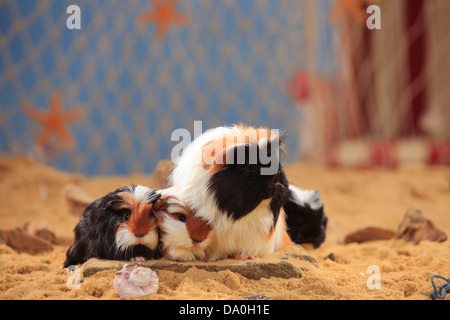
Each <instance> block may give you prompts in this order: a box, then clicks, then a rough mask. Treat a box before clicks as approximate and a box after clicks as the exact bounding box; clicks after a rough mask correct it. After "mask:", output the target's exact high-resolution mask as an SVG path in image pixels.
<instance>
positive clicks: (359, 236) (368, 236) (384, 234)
mask: <svg viewBox="0 0 450 320" xmlns="http://www.w3.org/2000/svg"><path fill="white" fill-rule="evenodd" d="M394 237H395V232H394V231H392V230H387V229H382V228H377V227H367V228H364V229H359V230H356V231H355V232H352V233H350V234H348V235H347V236H346V237H345V239H344V243H345V244H348V243H353V242H356V243H363V242H367V241H374V240H389V239H393V238H394Z"/></svg>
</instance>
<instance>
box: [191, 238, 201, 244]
mask: <svg viewBox="0 0 450 320" xmlns="http://www.w3.org/2000/svg"><path fill="white" fill-rule="evenodd" d="M192 242H193V243H194V244H199V243H200V242H202V240H198V239H192Z"/></svg>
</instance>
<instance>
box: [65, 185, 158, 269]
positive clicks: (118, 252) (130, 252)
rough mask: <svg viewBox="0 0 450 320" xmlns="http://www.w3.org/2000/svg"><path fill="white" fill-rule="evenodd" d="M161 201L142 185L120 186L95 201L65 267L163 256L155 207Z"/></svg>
mask: <svg viewBox="0 0 450 320" xmlns="http://www.w3.org/2000/svg"><path fill="white" fill-rule="evenodd" d="M159 198H160V194H158V193H157V192H156V191H155V190H153V189H149V188H147V187H144V186H141V185H131V186H126V187H121V188H119V189H117V190H115V191H113V192H110V193H108V194H107V195H106V196H104V197H102V198H100V199H97V200H95V201H94V202H92V203H91V204H90V205H89V206H88V207H87V208H86V209H85V211H84V213H83V215H82V216H81V218H80V221H79V222H78V224H77V225H76V227H75V229H74V233H75V239H74V242H73V243H72V245H71V246H70V247H69V249H68V250H67V253H66V256H67V259H66V261H65V262H64V267H65V268H66V267H68V266H70V265H76V264H80V263H83V262H85V261H87V260H88V259H89V258H93V257H95V258H100V259H111V260H135V261H143V260H148V259H157V258H160V257H161V252H160V249H159V246H158V242H159V232H158V229H157V224H156V218H155V215H154V209H153V205H154V203H155V202H156V201H157V200H158V199H159Z"/></svg>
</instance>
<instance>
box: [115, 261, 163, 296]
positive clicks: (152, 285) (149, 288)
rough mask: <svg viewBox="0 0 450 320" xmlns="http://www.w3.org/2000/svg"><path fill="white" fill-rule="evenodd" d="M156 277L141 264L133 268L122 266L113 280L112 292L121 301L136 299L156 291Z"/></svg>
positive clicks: (154, 273)
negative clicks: (114, 291)
mask: <svg viewBox="0 0 450 320" xmlns="http://www.w3.org/2000/svg"><path fill="white" fill-rule="evenodd" d="M158 282H159V281H158V275H157V274H156V272H155V271H153V270H152V269H150V268H146V267H143V266H142V264H141V263H138V264H137V265H135V266H130V265H128V264H126V265H124V266H123V268H122V270H120V271H118V272H117V273H116V277H115V278H114V283H113V286H114V290H116V293H117V295H118V296H119V297H120V298H122V299H127V298H138V297H142V296H146V295H149V294H153V293H156V292H157V291H158Z"/></svg>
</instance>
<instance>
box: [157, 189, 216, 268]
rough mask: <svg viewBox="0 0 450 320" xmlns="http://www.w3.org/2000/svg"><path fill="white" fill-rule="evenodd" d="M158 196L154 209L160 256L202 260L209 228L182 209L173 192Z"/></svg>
mask: <svg viewBox="0 0 450 320" xmlns="http://www.w3.org/2000/svg"><path fill="white" fill-rule="evenodd" d="M158 192H159V193H161V194H162V196H161V198H160V199H159V200H158V201H157V202H156V203H155V205H154V209H155V216H156V220H157V223H158V227H159V229H160V231H161V234H160V246H161V251H162V254H163V256H164V257H166V258H168V259H171V260H176V261H194V260H196V259H199V260H203V259H205V258H206V252H207V249H208V247H209V246H210V244H211V243H212V238H213V230H212V227H211V226H210V225H209V224H208V222H207V221H206V220H204V219H203V218H200V217H197V216H196V215H195V212H194V211H192V210H190V209H189V208H188V207H186V206H184V205H183V204H182V203H181V202H180V201H179V200H178V199H177V198H176V197H175V196H174V195H173V193H172V192H173V188H169V189H164V190H159V191H158Z"/></svg>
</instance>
